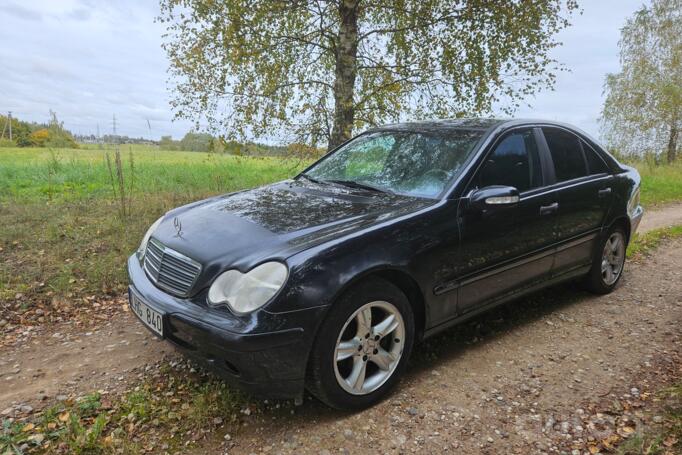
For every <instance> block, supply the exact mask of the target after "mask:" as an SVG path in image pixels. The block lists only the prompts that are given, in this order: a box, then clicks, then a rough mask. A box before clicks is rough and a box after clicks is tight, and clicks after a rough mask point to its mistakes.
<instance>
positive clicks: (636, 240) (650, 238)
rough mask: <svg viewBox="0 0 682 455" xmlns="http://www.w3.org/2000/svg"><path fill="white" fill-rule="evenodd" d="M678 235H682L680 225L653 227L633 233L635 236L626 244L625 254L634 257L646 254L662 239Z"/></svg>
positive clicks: (677, 236) (673, 237)
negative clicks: (642, 231)
mask: <svg viewBox="0 0 682 455" xmlns="http://www.w3.org/2000/svg"><path fill="white" fill-rule="evenodd" d="M679 237H682V226H671V227H667V228H661V229H655V230H653V231H649V232H646V233H644V234H640V233H635V236H634V237H633V238H632V241H631V242H630V244H629V245H628V252H627V255H628V257H635V256H639V255H643V254H647V253H648V252H649V251H651V250H653V249H655V248H656V247H658V245H660V244H661V242H662V241H664V240H670V239H675V238H679Z"/></svg>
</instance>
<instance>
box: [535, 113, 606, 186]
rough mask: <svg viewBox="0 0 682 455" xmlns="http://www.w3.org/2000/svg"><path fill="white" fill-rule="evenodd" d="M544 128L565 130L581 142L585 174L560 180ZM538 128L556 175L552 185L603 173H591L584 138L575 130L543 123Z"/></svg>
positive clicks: (560, 184)
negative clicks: (584, 147)
mask: <svg viewBox="0 0 682 455" xmlns="http://www.w3.org/2000/svg"><path fill="white" fill-rule="evenodd" d="M543 128H554V129H557V130H561V131H564V132H566V133H568V134H570V135H571V136H573V137H574V138H576V139H577V140H578V143H579V144H580V155H581V156H582V158H583V164H584V165H585V171H586V174H585V175H582V176H580V177H574V178H572V179H568V180H558V179H557V177H556V166H555V164H554V158H552V151H551V150H550V149H549V144H548V143H547V138H546V137H545V132H544V131H543ZM538 129H539V130H540V133H541V134H542V138H543V143H544V146H545V148H546V154H547V159H548V160H549V162H550V165H551V170H552V175H553V176H554V181H553V183H552V184H551V185H550V186H553V187H562V186H563V184H564V183H573V182H578V181H580V180H586V181H587V180H588V177H594V176H595V175H601V174H590V166H589V165H588V163H587V157H586V156H585V150H584V149H583V139H582V138H581V137H580V136H579V135H577V134H576V133H574V132H573V131H571V130H569V129H566V128H562V127H561V126H557V125H541V126H538ZM607 167H608V166H607Z"/></svg>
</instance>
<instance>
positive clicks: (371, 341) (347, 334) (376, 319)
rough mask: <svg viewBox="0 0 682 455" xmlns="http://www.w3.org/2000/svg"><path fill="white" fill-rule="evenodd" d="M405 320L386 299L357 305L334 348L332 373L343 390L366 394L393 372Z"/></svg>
mask: <svg viewBox="0 0 682 455" xmlns="http://www.w3.org/2000/svg"><path fill="white" fill-rule="evenodd" d="M404 343H405V322H404V321H403V317H402V315H401V314H400V311H398V309H397V308H396V307H395V306H394V305H392V304H391V303H389V302H384V301H374V302H369V303H367V304H365V305H363V306H361V307H360V308H358V309H357V310H356V311H355V312H354V313H353V314H352V315H351V316H350V317H349V318H348V320H347V321H346V323H345V324H344V326H343V328H342V329H341V333H339V336H338V338H337V341H336V348H335V349H334V373H335V374H336V380H337V381H338V383H339V385H340V386H341V388H343V390H345V391H346V392H348V393H350V394H352V395H366V394H369V393H372V392H374V391H375V390H377V389H378V388H379V387H381V386H382V385H383V384H384V383H385V382H386V381H387V380H388V379H389V378H390V377H391V375H393V373H394V372H395V370H396V368H397V367H398V364H399V363H400V359H401V358H402V354H403V345H404Z"/></svg>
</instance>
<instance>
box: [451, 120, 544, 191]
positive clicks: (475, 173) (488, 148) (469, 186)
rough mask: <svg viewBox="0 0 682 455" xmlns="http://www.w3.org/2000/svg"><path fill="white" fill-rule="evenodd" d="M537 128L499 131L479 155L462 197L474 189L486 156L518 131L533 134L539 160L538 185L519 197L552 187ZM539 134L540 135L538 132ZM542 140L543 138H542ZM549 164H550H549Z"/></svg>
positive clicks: (526, 126) (518, 127) (519, 127)
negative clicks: (478, 160)
mask: <svg viewBox="0 0 682 455" xmlns="http://www.w3.org/2000/svg"><path fill="white" fill-rule="evenodd" d="M537 130H538V127H537V126H536V125H532V124H528V125H518V126H514V127H512V128H509V129H505V130H504V131H501V132H500V133H499V134H497V135H496V137H495V138H494V139H493V140H492V141H491V142H490V143H489V144H488V145H487V146H486V148H485V151H484V152H483V153H482V154H481V159H480V162H479V163H478V164H477V165H476V169H474V171H473V172H471V174H470V175H471V177H469V179H468V180H467V184H466V185H465V186H464V188H465V190H464V192H463V193H462V195H463V196H462V197H468V196H469V195H470V194H471V191H472V190H473V189H474V187H473V185H474V181H475V180H476V177H477V176H478V173H479V172H480V171H481V168H482V167H483V165H484V164H485V162H486V160H487V159H488V156H490V154H491V153H493V152H494V151H495V149H496V148H497V146H498V145H499V144H500V142H502V141H503V140H504V139H505V138H506V137H507V136H509V135H510V134H514V133H518V132H519V131H531V132H532V133H533V138H534V139H535V143H536V145H537V150H538V159H539V160H540V180H541V182H540V185H539V186H536V187H535V188H529V189H527V190H526V191H520V192H519V196H520V197H521V198H522V199H523V197H524V196H526V195H530V194H532V193H536V192H538V191H539V190H542V189H544V188H547V187H548V186H550V185H552V182H550V181H548V175H547V169H548V168H547V166H548V162H547V159H546V158H547V157H546V156H545V152H544V150H543V144H542V143H541V141H539V137H538V131H537ZM540 134H542V133H541V132H540ZM542 139H543V140H544V137H543V138H542ZM550 164H551V163H550Z"/></svg>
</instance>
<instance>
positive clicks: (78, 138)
mask: <svg viewBox="0 0 682 455" xmlns="http://www.w3.org/2000/svg"><path fill="white" fill-rule="evenodd" d="M11 123H12V140H10V139H9V122H8V118H7V116H3V115H0V133H2V131H3V128H4V134H2V135H1V136H0V147H55V148H78V143H86V144H87V143H90V144H102V146H104V144H145V145H151V146H158V147H159V149H161V150H169V151H189V152H207V153H225V154H229V155H237V156H279V157H291V156H296V157H300V158H316V157H319V156H321V154H322V153H323V150H322V149H319V148H315V147H311V146H309V145H306V144H301V143H293V144H289V145H286V146H282V145H269V144H261V143H257V142H237V141H234V140H226V139H224V138H222V137H216V136H213V135H211V134H208V133H199V132H194V131H190V132H188V133H187V134H185V135H184V136H183V138H182V139H180V140H174V139H173V138H172V137H171V136H162V137H161V140H160V141H154V140H151V139H145V138H142V137H138V138H133V137H129V136H124V135H120V134H116V135H114V134H105V135H102V136H97V135H94V134H80V135H73V134H72V133H71V132H70V131H68V130H67V129H66V128H64V123H63V122H61V121H59V119H58V118H57V114H56V113H55V112H53V111H50V120H49V122H48V123H36V122H27V121H23V120H19V119H17V118H15V117H12V119H11Z"/></svg>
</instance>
